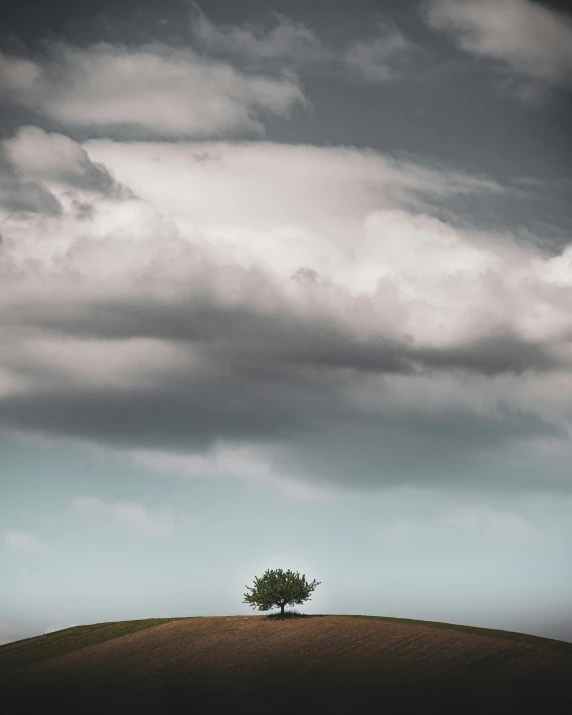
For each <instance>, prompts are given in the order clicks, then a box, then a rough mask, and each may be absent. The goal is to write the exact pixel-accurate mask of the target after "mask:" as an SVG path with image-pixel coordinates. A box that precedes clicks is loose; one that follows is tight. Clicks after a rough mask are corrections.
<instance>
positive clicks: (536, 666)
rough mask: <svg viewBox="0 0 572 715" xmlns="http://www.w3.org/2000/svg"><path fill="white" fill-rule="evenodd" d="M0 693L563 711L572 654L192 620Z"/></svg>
mask: <svg viewBox="0 0 572 715" xmlns="http://www.w3.org/2000/svg"><path fill="white" fill-rule="evenodd" d="M0 693H1V695H0V702H1V703H2V705H6V706H7V709H6V708H4V712H5V713H6V715H12V714H14V715H15V713H33V712H34V713H35V712H38V713H41V712H44V711H50V712H52V711H53V712H56V713H58V712H59V713H63V712H66V713H67V712H74V713H106V714H111V713H130V712H133V713H138V714H141V713H179V712H180V713H183V712H189V713H199V712H201V713H202V712H205V713H206V712H209V713H213V712H226V711H227V709H229V708H232V710H233V712H236V711H237V710H240V709H241V708H244V709H245V711H246V709H248V710H249V711H250V713H254V712H256V713H263V712H264V713H279V712H292V713H293V714H297V713H305V712H314V713H318V714H319V713H320V712H332V711H336V712H337V711H339V712H356V713H366V712H384V713H462V714H463V715H464V714H466V713H467V714H468V713H487V714H489V713H512V712H520V711H521V710H523V709H526V710H527V709H530V708H533V709H535V710H536V711H537V712H546V713H548V712H550V713H551V714H555V713H562V714H564V713H572V647H570V648H567V647H566V646H560V647H559V646H558V643H557V642H554V644H551V643H550V642H549V641H546V642H543V641H540V640H539V641H538V642H527V641H526V640H524V639H523V640H522V641H519V640H518V639H514V638H506V639H505V638H502V637H498V636H497V637H493V636H489V635H482V634H476V633H467V632H463V631H458V630H454V629H443V628H435V627H433V626H430V625H420V624H410V623H400V622H391V621H384V620H375V619H368V618H350V617H345V616H307V617H305V618H298V619H286V620H272V619H269V618H267V617H265V616H233V617H216V618H214V617H213V618H189V619H184V620H176V621H171V622H168V623H165V624H162V625H158V626H154V627H152V628H148V629H147V630H142V631H139V632H136V633H131V634H129V635H124V636H121V637H118V638H115V639H113V640H109V641H106V642H104V643H99V644H97V645H91V646H88V647H86V648H82V649H81V650H76V651H74V652H71V653H67V654H65V655H59V656H56V657H52V658H49V659H47V660H44V661H42V662H40V663H35V664H32V665H28V666H24V667H16V668H12V669H9V670H5V671H4V672H0ZM531 711H533V710H531Z"/></svg>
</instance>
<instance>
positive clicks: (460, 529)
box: [0, 0, 572, 643]
mask: <svg viewBox="0 0 572 715" xmlns="http://www.w3.org/2000/svg"><path fill="white" fill-rule="evenodd" d="M571 92H572V14H570V13H569V12H568V11H567V10H566V6H565V4H564V3H557V2H548V1H547V0H542V1H540V0H406V1H404V0H399V1H398V0H383V1H382V0H375V1H374V0H352V1H351V2H339V3H336V4H334V3H331V2H326V1H325V0H316V1H315V2H312V3H307V2H302V1H301V0H288V2H286V1H285V0H275V1H274V2H270V3H268V2H263V1H262V0H243V1H241V2H231V0H203V2H201V3H196V2H190V1H189V0H162V1H161V2H158V1H156V0H141V1H135V0H128V1H125V2H122V3H117V2H107V1H102V2H95V0H84V1H83V2H76V1H75V0H74V2H72V1H71V0H70V1H66V2H57V3H56V2H46V1H42V2H40V0H20V2H18V3H15V4H13V7H12V8H11V9H10V11H9V12H8V17H7V18H5V19H4V20H3V23H2V28H1V34H0V326H1V327H0V643H7V642H11V641H14V640H18V639H21V638H26V637H30V636H34V635H39V634H42V633H47V632H52V631H54V630H58V629H61V628H67V627H70V626H74V625H80V624H88V623H98V622H103V621H119V620H130V619H140V618H159V617H180V616H218V615H238V614H248V613H252V614H255V613H258V612H257V611H253V609H252V608H251V607H250V606H248V605H247V604H244V603H243V599H244V594H245V592H246V588H247V587H248V586H251V585H252V584H253V581H254V578H255V577H256V576H261V575H262V574H263V572H264V571H265V570H266V569H268V568H283V569H292V570H294V571H299V572H300V573H304V574H305V575H306V576H307V578H308V580H313V579H316V580H318V581H320V586H319V587H318V588H317V589H316V590H315V592H314V593H313V595H312V598H311V600H310V601H308V603H306V604H305V605H304V606H303V607H301V609H302V610H303V611H304V612H306V613H336V614H364V615H385V616H396V617H403V618H414V619H422V620H432V621H444V622H448V623H460V624H469V625H474V626H482V627H488V628H501V629H506V630H515V631H520V632H524V633H531V634H536V635H544V636H548V637H552V638H558V639H561V640H567V641H570V642H572V568H571V559H570V557H571V553H572V518H571V517H572V479H571V476H570V463H571V458H572V443H571V439H570V438H571V434H572V433H571V427H572V406H571V405H572V402H571V400H570V396H571V394H572V310H571V306H572V132H571V131H570V127H572V95H571Z"/></svg>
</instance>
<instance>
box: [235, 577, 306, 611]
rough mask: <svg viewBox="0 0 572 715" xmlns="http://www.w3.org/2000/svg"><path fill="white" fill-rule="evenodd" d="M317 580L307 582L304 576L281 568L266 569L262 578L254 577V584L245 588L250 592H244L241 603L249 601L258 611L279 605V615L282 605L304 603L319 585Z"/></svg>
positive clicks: (282, 608)
mask: <svg viewBox="0 0 572 715" xmlns="http://www.w3.org/2000/svg"><path fill="white" fill-rule="evenodd" d="M319 585H320V582H319V581H313V582H312V583H308V582H307V581H306V577H305V576H300V574H299V573H297V572H296V573H293V572H292V571H290V569H288V571H282V569H274V570H272V571H271V570H270V569H267V571H266V572H265V574H264V576H262V578H256V577H255V578H254V586H247V587H246V588H247V589H248V590H249V591H252V593H245V594H244V596H245V598H244V601H243V603H250V605H251V606H252V607H253V608H258V610H259V611H269V610H270V609H271V608H275V607H277V606H280V615H282V616H283V615H284V606H287V605H289V604H291V603H298V604H299V603H304V601H307V600H308V599H309V598H310V594H311V593H312V591H313V590H314V589H315V588H316V586H319Z"/></svg>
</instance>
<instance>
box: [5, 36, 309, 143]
mask: <svg viewBox="0 0 572 715" xmlns="http://www.w3.org/2000/svg"><path fill="white" fill-rule="evenodd" d="M0 64H1V67H2V69H1V70H0V92H1V93H2V94H3V95H4V97H5V98H6V99H7V100H8V101H11V102H13V103H15V104H20V105H22V106H24V107H28V108H29V109H32V110H34V111H35V112H37V113H38V114H39V115H40V116H45V117H48V118H49V119H51V120H55V121H56V122H58V123H60V124H61V125H63V126H84V127H100V128H102V127H103V128H114V127H115V128H117V127H119V128H123V129H124V130H126V129H131V130H133V129H136V128H139V129H140V130H141V129H144V130H146V131H148V132H150V133H152V134H155V135H161V136H167V137H170V136H171V137H173V136H174V137H176V136H221V135H227V134H230V135H232V134H237V133H238V134H241V133H246V134H253V133H254V134H256V133H260V132H261V131H263V128H264V123H263V120H262V118H261V117H264V116H265V115H270V116H277V115H278V116H287V115H288V114H289V113H290V111H291V110H292V108H293V107H294V106H296V105H298V104H305V103H306V98H305V95H304V93H303V91H302V89H301V88H300V87H299V85H298V83H297V81H296V79H295V78H293V77H292V76H290V75H289V76H279V77H268V76H263V75H252V74H245V73H241V72H239V71H237V70H235V69H234V68H233V67H232V66H231V65H229V64H226V63H223V62H217V61H214V60H210V59H208V58H206V57H203V56H200V55H197V54H195V53H194V52H193V51H192V50H190V49H188V50H183V49H174V48H170V47H167V46H165V45H160V44H151V45H148V46H145V47H141V48H138V49H132V48H128V47H122V46H113V45H109V44H104V43H99V44H96V45H93V46H91V47H88V48H77V47H72V46H69V45H66V44H63V43H56V44H52V45H51V47H50V51H49V54H48V55H47V56H46V57H45V58H43V60H41V61H40V60H38V61H36V60H30V59H23V58H20V57H15V56H7V55H4V56H2V58H1V63H0Z"/></svg>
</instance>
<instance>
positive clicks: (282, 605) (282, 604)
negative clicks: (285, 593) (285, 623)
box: [280, 603, 286, 616]
mask: <svg viewBox="0 0 572 715" xmlns="http://www.w3.org/2000/svg"><path fill="white" fill-rule="evenodd" d="M285 605H286V604H285V603H281V604H280V608H281V609H282V611H281V612H280V615H281V616H283V615H284V606H285Z"/></svg>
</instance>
